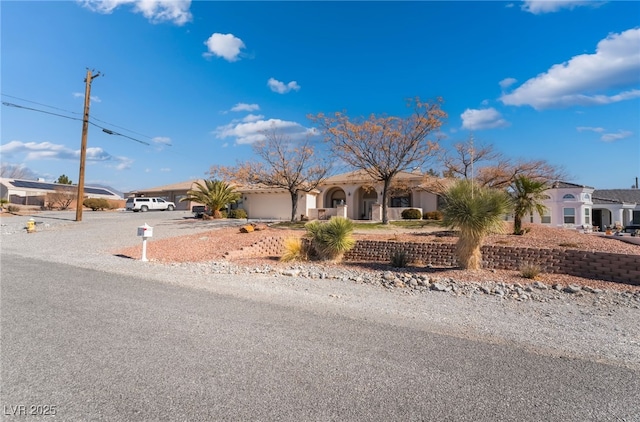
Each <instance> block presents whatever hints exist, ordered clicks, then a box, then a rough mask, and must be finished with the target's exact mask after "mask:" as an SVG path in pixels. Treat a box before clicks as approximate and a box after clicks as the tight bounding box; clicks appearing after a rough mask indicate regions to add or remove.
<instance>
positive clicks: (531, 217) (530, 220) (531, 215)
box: [529, 213, 533, 223]
mask: <svg viewBox="0 0 640 422" xmlns="http://www.w3.org/2000/svg"><path fill="white" fill-rule="evenodd" d="M529 223H533V213H531V214H529Z"/></svg>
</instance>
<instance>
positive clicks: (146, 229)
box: [138, 223, 153, 238]
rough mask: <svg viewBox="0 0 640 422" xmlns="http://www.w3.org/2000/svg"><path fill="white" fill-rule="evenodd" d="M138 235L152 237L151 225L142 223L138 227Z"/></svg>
mask: <svg viewBox="0 0 640 422" xmlns="http://www.w3.org/2000/svg"><path fill="white" fill-rule="evenodd" d="M138 236H142V237H143V238H145V237H153V227H151V226H149V225H148V224H147V223H144V226H140V227H138Z"/></svg>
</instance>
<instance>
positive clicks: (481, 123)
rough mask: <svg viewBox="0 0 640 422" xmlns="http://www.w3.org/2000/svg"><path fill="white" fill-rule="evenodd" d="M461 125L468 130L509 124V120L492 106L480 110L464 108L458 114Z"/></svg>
mask: <svg viewBox="0 0 640 422" xmlns="http://www.w3.org/2000/svg"><path fill="white" fill-rule="evenodd" d="M460 117H461V118H462V127H463V128H464V129H469V130H480V129H494V128H498V127H505V126H509V122H507V121H506V120H505V119H503V118H502V115H501V114H500V113H499V112H498V111H497V110H496V109H494V108H485V109H482V110H474V109H469V108H468V109H466V110H465V111H464V113H462V114H461V115H460Z"/></svg>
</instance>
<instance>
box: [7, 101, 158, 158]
mask: <svg viewBox="0 0 640 422" xmlns="http://www.w3.org/2000/svg"><path fill="white" fill-rule="evenodd" d="M2 95H4V96H6V97H11V96H10V95H6V94H2ZM11 98H17V97H11ZM17 99H20V98H17ZM20 100H22V101H27V102H31V103H34V104H39V103H36V102H34V101H28V100H23V99H20ZM2 105H4V106H7V107H16V108H21V109H24V110H30V111H37V112H39V113H44V114H50V115H52V116H57V117H63V118H65V119H70V120H78V121H84V119H82V118H80V117H72V116H65V115H63V114H59V113H52V112H50V111H45V110H38V109H37V108H32V107H26V106H23V105H20V104H14V103H10V102H7V101H3V102H2ZM39 105H41V106H44V107H50V108H54V109H57V110H61V111H67V112H69V113H71V112H70V111H68V110H63V109H61V108H57V107H51V106H47V105H45V104H39ZM96 120H98V119H96ZM87 123H89V124H91V125H93V126H96V127H98V128H100V129H102V131H103V132H104V133H107V134H109V135H117V136H122V137H124V138H127V139H131V140H132V141H135V142H138V143H141V144H144V145H151V144H150V143H148V142H145V141H141V140H139V139H135V138H132V137H131V136H127V135H124V134H122V133H119V132H116V131H113V130H110V129H107V128H105V127H103V126H100V125H99V124H97V123H94V122H92V121H91V120H87ZM113 126H115V125H113ZM115 127H118V126H115ZM121 129H124V128H121ZM125 130H127V129H125ZM129 132H133V131H129ZM133 133H135V132H133ZM142 136H145V135H142ZM147 138H149V137H148V136H147ZM149 139H151V138H149ZM168 146H171V145H170V144H169V145H168Z"/></svg>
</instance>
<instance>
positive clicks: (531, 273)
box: [520, 264, 542, 280]
mask: <svg viewBox="0 0 640 422" xmlns="http://www.w3.org/2000/svg"><path fill="white" fill-rule="evenodd" d="M541 272H542V268H540V266H538V265H535V264H524V265H523V266H521V267H520V275H521V276H522V277H524V278H528V279H530V280H535V279H536V278H537V277H538V276H539V275H540V273H541Z"/></svg>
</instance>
